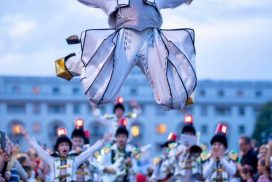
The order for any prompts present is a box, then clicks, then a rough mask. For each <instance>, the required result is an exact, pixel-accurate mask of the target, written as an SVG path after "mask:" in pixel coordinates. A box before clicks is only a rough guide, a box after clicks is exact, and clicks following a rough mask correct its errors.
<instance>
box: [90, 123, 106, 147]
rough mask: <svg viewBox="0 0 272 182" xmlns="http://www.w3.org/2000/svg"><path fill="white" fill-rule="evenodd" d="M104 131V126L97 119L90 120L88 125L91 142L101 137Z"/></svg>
mask: <svg viewBox="0 0 272 182" xmlns="http://www.w3.org/2000/svg"><path fill="white" fill-rule="evenodd" d="M105 131H106V128H105V126H104V125H103V124H102V123H100V122H99V121H92V122H91V125H90V133H91V136H92V137H91V139H90V140H91V142H95V141H96V140H97V139H100V138H102V137H103V135H104V133H105Z"/></svg>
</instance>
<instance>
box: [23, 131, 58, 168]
mask: <svg viewBox="0 0 272 182" xmlns="http://www.w3.org/2000/svg"><path fill="white" fill-rule="evenodd" d="M22 133H23V135H24V138H25V139H26V141H27V142H28V144H29V145H30V146H31V147H33V148H34V149H35V150H36V152H37V154H38V155H39V156H40V157H41V158H42V159H43V160H44V162H46V163H47V164H48V165H49V166H50V167H52V164H53V162H54V161H53V158H52V157H51V156H50V155H49V154H48V152H47V151H45V150H44V149H43V148H42V147H41V146H40V145H39V144H38V143H37V141H36V140H35V139H34V138H31V137H30V136H29V134H28V132H27V131H26V130H25V129H22Z"/></svg>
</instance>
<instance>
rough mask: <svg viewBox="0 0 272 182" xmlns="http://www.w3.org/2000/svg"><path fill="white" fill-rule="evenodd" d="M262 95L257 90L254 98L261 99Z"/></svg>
mask: <svg viewBox="0 0 272 182" xmlns="http://www.w3.org/2000/svg"><path fill="white" fill-rule="evenodd" d="M262 95H263V93H262V91H260V90H257V91H256V92H255V97H257V98H259V97H262Z"/></svg>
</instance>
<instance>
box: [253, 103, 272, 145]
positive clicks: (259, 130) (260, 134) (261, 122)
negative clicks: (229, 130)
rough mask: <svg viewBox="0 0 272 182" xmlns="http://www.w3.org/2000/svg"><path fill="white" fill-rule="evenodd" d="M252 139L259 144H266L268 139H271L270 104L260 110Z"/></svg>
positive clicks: (271, 105)
mask: <svg viewBox="0 0 272 182" xmlns="http://www.w3.org/2000/svg"><path fill="white" fill-rule="evenodd" d="M252 137H253V138H254V139H256V141H257V142H258V143H259V144H263V143H266V142H267V140H268V139H269V138H272V102H269V103H267V104H265V105H263V107H262V108H261V111H260V113H259V115H258V117H257V120H256V125H255V129H254V133H253V136H252Z"/></svg>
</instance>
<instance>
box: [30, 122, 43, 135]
mask: <svg viewBox="0 0 272 182" xmlns="http://www.w3.org/2000/svg"><path fill="white" fill-rule="evenodd" d="M32 130H33V132H34V133H40V132H41V122H38V121H36V122H34V123H33V124H32Z"/></svg>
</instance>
